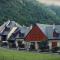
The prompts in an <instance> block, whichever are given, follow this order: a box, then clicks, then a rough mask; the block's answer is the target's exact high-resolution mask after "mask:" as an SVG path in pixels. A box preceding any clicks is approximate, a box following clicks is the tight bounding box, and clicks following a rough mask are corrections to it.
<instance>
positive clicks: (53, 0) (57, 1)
mask: <svg viewBox="0 0 60 60" xmlns="http://www.w3.org/2000/svg"><path fill="white" fill-rule="evenodd" d="M37 1H39V2H42V3H45V4H48V5H51V4H53V5H59V6H60V0H37Z"/></svg>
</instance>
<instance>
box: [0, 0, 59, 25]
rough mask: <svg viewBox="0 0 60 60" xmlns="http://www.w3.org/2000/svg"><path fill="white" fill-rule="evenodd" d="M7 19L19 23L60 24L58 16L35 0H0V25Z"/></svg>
mask: <svg viewBox="0 0 60 60" xmlns="http://www.w3.org/2000/svg"><path fill="white" fill-rule="evenodd" d="M8 19H10V20H15V21H16V22H18V23H19V24H21V25H22V24H25V25H30V24H35V23H37V22H39V23H44V24H53V23H55V24H60V22H59V20H60V17H59V16H57V15H56V14H55V12H54V11H53V10H51V9H50V8H48V7H46V6H45V5H44V4H41V3H39V2H37V1H36V0H0V25H1V24H2V23H3V22H4V21H7V20H8Z"/></svg>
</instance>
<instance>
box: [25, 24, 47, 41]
mask: <svg viewBox="0 0 60 60" xmlns="http://www.w3.org/2000/svg"><path fill="white" fill-rule="evenodd" d="M25 40H26V41H43V40H47V36H46V35H45V34H44V33H43V32H42V30H41V29H40V28H39V27H38V26H37V25H35V26H33V27H32V29H31V30H30V32H29V33H28V34H27V35H26V37H25Z"/></svg>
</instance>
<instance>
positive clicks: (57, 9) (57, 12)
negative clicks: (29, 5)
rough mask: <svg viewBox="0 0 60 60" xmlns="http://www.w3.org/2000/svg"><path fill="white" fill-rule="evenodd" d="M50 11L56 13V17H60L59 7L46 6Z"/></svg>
mask: <svg viewBox="0 0 60 60" xmlns="http://www.w3.org/2000/svg"><path fill="white" fill-rule="evenodd" d="M48 7H49V8H50V9H52V10H53V11H55V12H56V15H58V16H59V17H60V6H54V5H51V6H48Z"/></svg>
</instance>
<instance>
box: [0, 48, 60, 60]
mask: <svg viewBox="0 0 60 60" xmlns="http://www.w3.org/2000/svg"><path fill="white" fill-rule="evenodd" d="M0 60H60V55H58V54H43V53H32V52H25V51H16V50H9V49H4V48H0Z"/></svg>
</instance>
